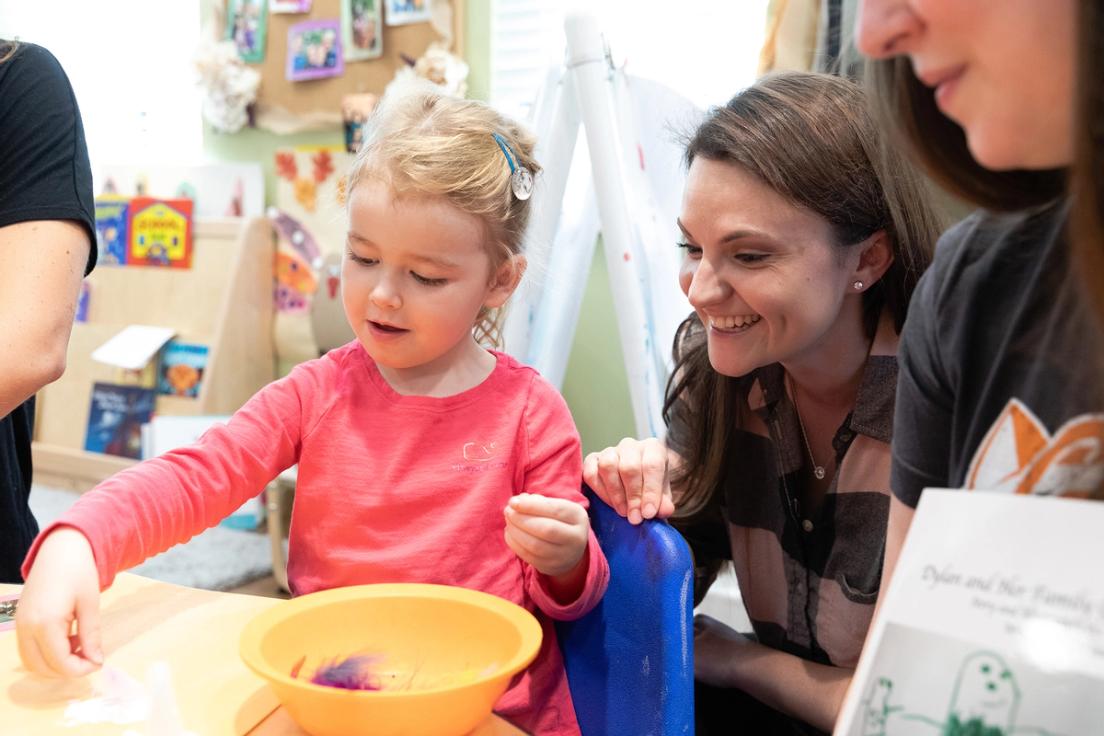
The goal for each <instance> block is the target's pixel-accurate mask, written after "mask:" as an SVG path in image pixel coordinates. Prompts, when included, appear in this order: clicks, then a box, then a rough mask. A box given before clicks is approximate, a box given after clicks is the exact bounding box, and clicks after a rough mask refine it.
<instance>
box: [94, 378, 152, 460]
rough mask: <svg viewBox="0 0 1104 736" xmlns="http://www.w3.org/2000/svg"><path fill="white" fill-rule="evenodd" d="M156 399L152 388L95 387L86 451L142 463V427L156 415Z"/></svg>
mask: <svg viewBox="0 0 1104 736" xmlns="http://www.w3.org/2000/svg"><path fill="white" fill-rule="evenodd" d="M156 395H157V392H156V391H155V390H154V389H152V388H142V387H139V386H117V385H114V384H110V383H96V384H94V385H93V386H92V401H91V404H90V405H89V409H88V429H87V432H86V434H85V438H84V449H85V450H88V451H89V452H101V453H105V454H108V455H118V456H120V457H129V458H134V459H135V460H139V459H141V457H142V425H143V424H145V423H146V422H148V421H149V420H150V417H151V416H152V415H153V408H154V399H155V398H156Z"/></svg>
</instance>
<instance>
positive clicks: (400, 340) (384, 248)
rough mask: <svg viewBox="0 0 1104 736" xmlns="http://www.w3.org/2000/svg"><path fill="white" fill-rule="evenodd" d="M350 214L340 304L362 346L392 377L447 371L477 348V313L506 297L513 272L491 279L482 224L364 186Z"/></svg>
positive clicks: (434, 203)
mask: <svg viewBox="0 0 1104 736" xmlns="http://www.w3.org/2000/svg"><path fill="white" fill-rule="evenodd" d="M348 208H349V234H348V239H347V242H346V251H345V258H344V260H343V262H342V269H341V281H342V289H341V297H342V302H343V304H344V306H345V316H346V318H347V319H348V320H349V324H350V325H351V326H352V328H353V332H354V333H355V334H356V336H357V339H358V340H359V341H360V344H361V345H363V346H364V349H365V350H366V351H367V352H368V354H369V355H370V356H371V357H372V359H373V360H375V361H376V362H377V363H380V364H382V365H384V366H386V367H388V368H391V369H395V370H402V369H409V368H424V367H432V366H438V367H441V368H444V369H447V368H448V365H449V361H450V360H452V359H453V358H456V357H458V356H461V355H463V354H464V353H463V351H465V350H470V349H471V348H472V346H473V345H474V344H475V343H474V339H473V338H472V327H473V325H474V324H475V322H476V319H477V317H478V315H479V311H480V309H481V308H482V307H484V306H486V307H488V308H494V307H499V306H502V304H504V303H505V302H506V299H507V298H508V297H509V296H510V294H511V293H512V292H513V289H514V286H516V283H517V279H516V278H515V277H513V276H512V274H513V268H512V266H513V264H511V263H506V264H503V266H502V267H501V268H499V269H498V272H497V273H492V267H491V259H490V257H489V256H488V254H487V250H486V247H485V245H484V243H485V233H484V227H483V223H482V221H481V220H480V219H479V218H477V217H475V216H474V215H470V214H468V213H466V212H463V211H462V210H460V209H458V208H456V207H454V206H453V205H451V204H449V203H448V202H446V201H445V200H443V199H439V198H423V197H401V198H396V197H394V195H393V194H392V192H391V189H390V187H389V186H387V185H386V184H384V183H382V182H379V181H376V180H373V179H371V178H367V179H365V180H363V181H361V182H359V183H358V184H357V185H356V187H355V188H354V189H353V192H352V194H351V195H350V197H349V204H348Z"/></svg>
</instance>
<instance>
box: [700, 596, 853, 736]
mask: <svg viewBox="0 0 1104 736" xmlns="http://www.w3.org/2000/svg"><path fill="white" fill-rule="evenodd" d="M694 623H695V626H696V628H697V633H696V636H695V642H694V657H695V662H694V674H695V677H697V679H699V680H701V681H703V682H707V683H709V684H711V685H716V686H718V687H731V688H738V689H740V690H743V691H744V692H746V693H747V694H748V695H750V696H751V697H753V698H755V699H756V700H758V701H760V702H761V703H763V704H765V705H767V706H770V707H771V708H774V709H775V710H777V711H780V712H782V713H785V714H786V715H789V716H792V717H794V718H799V719H801V720H802V721H805V722H806V723H808V724H809V725H811V726H814V727H815V728H818V729H820V730H822V731H831V730H832V728H833V726H834V725H835V722H836V716H837V715H838V714H839V710H840V705H841V703H842V702H843V696H844V694H845V693H846V692H847V686H848V685H849V684H850V682H851V676H852V675H853V674H854V671H853V670H851V669H847V668H843V667H832V666H829V665H823V664H817V663H815V662H809V661H807V660H804V659H801V658H800V657H797V656H794V655H792V654H787V653H786V652H781V651H778V650H777V649H771V648H770V647H766V646H763V645H762V644H759V643H756V642H753V641H751V640H749V639H748V638H746V637H745V636H743V635H742V634H740V633H738V632H736V631H735V630H733V629H731V628H729V627H728V626H725V625H724V624H722V623H720V622H719V621H716V620H714V619H712V618H710V617H708V616H702V615H699V616H697V617H696V618H695V620H694Z"/></svg>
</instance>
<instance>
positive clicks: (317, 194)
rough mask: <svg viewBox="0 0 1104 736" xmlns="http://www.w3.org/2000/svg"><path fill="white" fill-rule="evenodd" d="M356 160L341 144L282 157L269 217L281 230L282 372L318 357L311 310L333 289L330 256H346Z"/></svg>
mask: <svg viewBox="0 0 1104 736" xmlns="http://www.w3.org/2000/svg"><path fill="white" fill-rule="evenodd" d="M352 161H353V155H352V154H350V153H347V152H345V150H344V149H343V147H341V146H332V147H318V146H302V147H298V148H288V149H282V150H280V151H278V152H277V153H276V170H277V172H278V174H279V178H278V179H277V182H276V207H275V208H273V209H272V210H270V211H269V219H270V220H271V221H272V223H273V225H274V227H275V229H276V232H277V241H276V250H277V254H278V255H277V272H276V274H275V281H276V284H275V286H276V307H277V311H276V315H275V324H274V326H273V345H274V346H275V348H276V357H277V362H278V366H279V368H278V372H279V373H281V374H283V373H285V372H286V371H287V370H289V369H290V368H291V367H292V366H293V365H295V364H296V363H299V362H302V361H304V360H311V359H314V358H317V357H318V343H317V341H316V339H315V337H314V333H313V327H312V324H311V314H310V312H311V306H312V302H313V300H314V299H315V298H317V296H318V294H319V293H320V292H321V291H323V290H327V291H328V290H329V288H330V283H329V274H324V273H323V265H324V261H325V259H326V257H327V256H329V255H331V254H333V255H336V256H337V257H338V258H340V256H341V255H342V253H343V252H344V248H345V238H346V232H345V231H346V219H345V212H344V209H343V204H342V203H343V198H344V192H345V172H346V171H348V169H349V166H350V164H351V163H352ZM307 195H309V196H307ZM280 254H283V255H282V256H281V255H280ZM293 264H294V269H293V268H292V265H293ZM308 269H309V270H308ZM308 273H309V279H308V277H307V274H308ZM296 285H298V286H296ZM335 293H336V292H335ZM341 321H344V319H342V320H341Z"/></svg>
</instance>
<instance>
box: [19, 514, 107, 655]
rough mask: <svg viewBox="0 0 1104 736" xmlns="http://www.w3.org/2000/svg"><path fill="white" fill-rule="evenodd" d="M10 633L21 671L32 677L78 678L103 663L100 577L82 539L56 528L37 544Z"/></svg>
mask: <svg viewBox="0 0 1104 736" xmlns="http://www.w3.org/2000/svg"><path fill="white" fill-rule="evenodd" d="M74 621H76V624H77V633H76V635H71V630H72V626H73V622H74ZM15 632H16V638H17V640H18V643H19V656H20V658H21V659H22V660H23V666H24V667H26V668H27V669H29V670H30V671H31V672H34V673H36V674H39V675H44V676H47V677H80V676H82V675H87V674H88V673H90V672H93V671H94V670H97V669H99V667H100V665H102V664H103V649H102V647H101V645H100V577H99V573H98V572H97V570H96V561H95V558H94V557H93V556H92V546H91V545H90V544H89V543H88V539H87V538H86V537H85V536H84V534H82V533H81V532H79V531H77V530H76V529H73V528H71V527H62V528H60V529H57V530H55V531H53V532H51V533H50V535H49V536H48V537H46V539H45V540H44V541H43V542H42V546H41V547H39V548H38V555H37V556H36V557H35V561H34V566H33V567H32V568H31V572H30V575H28V576H27V584H26V585H24V586H23V592H22V593H21V594H20V596H19V605H18V607H17V608H16V613H15Z"/></svg>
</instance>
